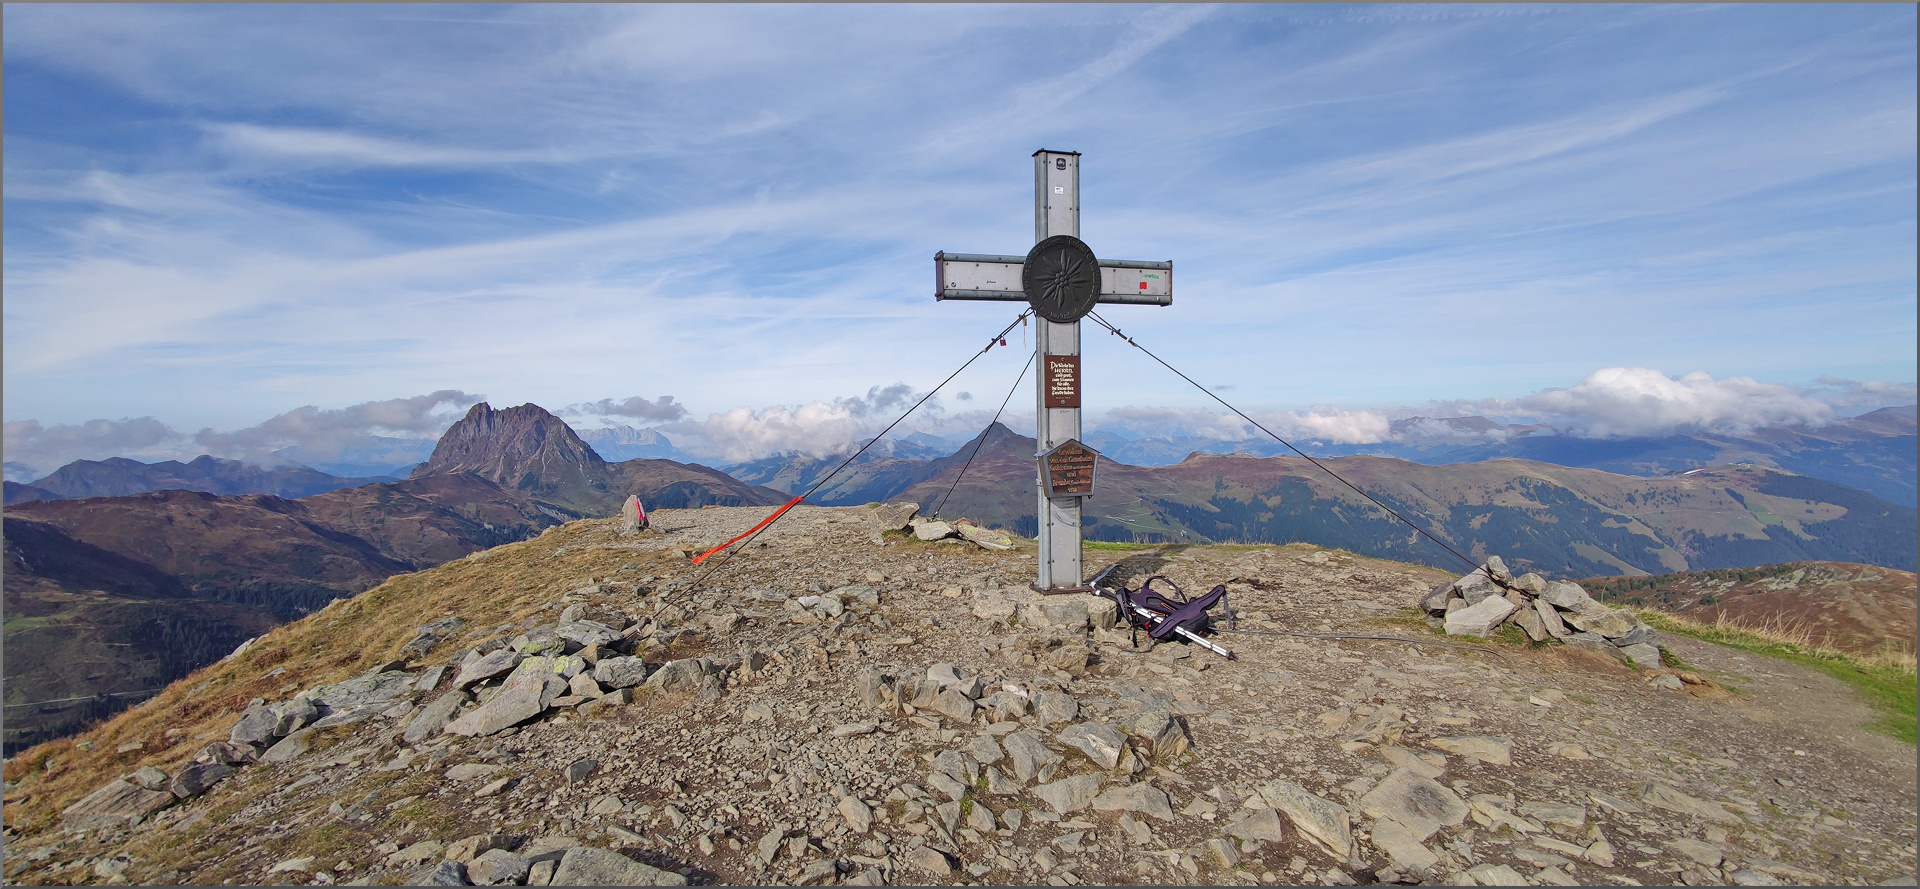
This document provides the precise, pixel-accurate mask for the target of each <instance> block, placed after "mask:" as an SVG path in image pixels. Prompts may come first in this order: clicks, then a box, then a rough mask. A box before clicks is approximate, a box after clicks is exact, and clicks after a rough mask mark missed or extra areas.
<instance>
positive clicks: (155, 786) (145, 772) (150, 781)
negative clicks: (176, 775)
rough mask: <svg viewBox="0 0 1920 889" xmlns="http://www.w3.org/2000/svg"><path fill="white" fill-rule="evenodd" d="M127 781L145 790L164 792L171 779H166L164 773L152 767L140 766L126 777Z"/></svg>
mask: <svg viewBox="0 0 1920 889" xmlns="http://www.w3.org/2000/svg"><path fill="white" fill-rule="evenodd" d="M127 780H128V781H132V782H133V783H134V784H135V785H138V786H140V787H143V788H146V789H147V790H165V789H167V784H168V782H170V781H171V780H172V779H171V778H168V777H167V773H166V772H163V771H160V770H159V769H156V768H154V767H153V766H141V767H140V768H137V769H135V770H134V771H133V774H131V775H128V776H127Z"/></svg>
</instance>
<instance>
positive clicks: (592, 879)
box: [551, 846, 687, 886]
mask: <svg viewBox="0 0 1920 889" xmlns="http://www.w3.org/2000/svg"><path fill="white" fill-rule="evenodd" d="M551 885H554V886H685V885H687V878H686V877H683V876H681V875H679V874H676V873H674V872H672V871H664V870H661V869H659V868H657V867H652V866H650V865H645V864H641V863H640V862H638V861H635V860H633V859H631V858H628V857H627V856H625V855H622V854H620V853H618V852H610V851H608V850H606V849H596V848H593V847H592V846H574V847H573V848H571V849H568V850H567V851H566V855H565V856H564V857H562V858H561V859H560V866H559V867H556V868H554V870H553V878H552V883H551Z"/></svg>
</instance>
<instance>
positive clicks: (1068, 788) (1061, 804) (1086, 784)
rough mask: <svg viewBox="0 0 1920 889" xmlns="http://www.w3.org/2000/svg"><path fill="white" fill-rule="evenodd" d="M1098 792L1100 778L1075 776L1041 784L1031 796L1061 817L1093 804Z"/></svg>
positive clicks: (1095, 776) (1096, 776)
mask: <svg viewBox="0 0 1920 889" xmlns="http://www.w3.org/2000/svg"><path fill="white" fill-rule="evenodd" d="M1099 792H1100V776H1098V775H1075V776H1073V777H1071V778H1062V779H1060V780H1058V781H1055V782H1053V783H1052V784H1042V785H1040V786H1038V787H1035V788H1034V789H1033V795H1034V796H1037V797H1039V798H1040V801H1041V802H1044V803H1046V804H1047V805H1049V806H1052V807H1053V810H1054V811H1055V812H1057V813H1059V814H1061V815H1065V814H1067V813H1069V812H1078V811H1080V810H1081V809H1084V808H1086V807H1087V806H1089V805H1091V804H1092V803H1093V798H1094V796H1095V795H1097V794H1098V793H1099Z"/></svg>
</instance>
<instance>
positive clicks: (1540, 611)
mask: <svg viewBox="0 0 1920 889" xmlns="http://www.w3.org/2000/svg"><path fill="white" fill-rule="evenodd" d="M1533 613H1534V614H1535V615H1536V616H1538V617H1539V618H1540V624H1541V626H1543V627H1545V628H1546V631H1547V635H1549V636H1552V637H1553V638H1555V639H1564V638H1566V637H1567V636H1569V635H1572V633H1573V631H1572V630H1569V629H1567V624H1566V621H1563V620H1561V619H1560V609H1558V608H1555V607H1553V603H1551V602H1548V601H1547V600H1545V599H1535V600H1533Z"/></svg>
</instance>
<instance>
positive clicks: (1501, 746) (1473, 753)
mask: <svg viewBox="0 0 1920 889" xmlns="http://www.w3.org/2000/svg"><path fill="white" fill-rule="evenodd" d="M1427 745H1428V746H1430V747H1433V748H1434V749H1436V750H1444V751H1446V752H1448V753H1455V754H1459V755H1460V756H1469V757H1472V758H1474V759H1477V760H1480V761H1481V762H1484V763H1487V764H1488V765H1496V766H1506V765H1512V764H1513V742H1512V741H1509V740H1507V739H1505V738H1494V737H1490V736H1487V735H1462V736H1459V737H1453V738H1434V739H1432V740H1430V741H1428V742H1427Z"/></svg>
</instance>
